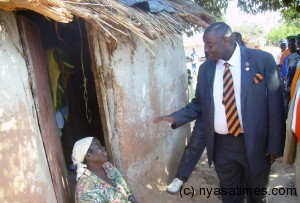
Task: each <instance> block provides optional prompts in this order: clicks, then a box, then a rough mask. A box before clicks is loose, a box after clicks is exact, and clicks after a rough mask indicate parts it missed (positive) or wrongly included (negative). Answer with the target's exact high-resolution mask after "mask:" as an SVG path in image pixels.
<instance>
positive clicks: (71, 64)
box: [18, 11, 105, 197]
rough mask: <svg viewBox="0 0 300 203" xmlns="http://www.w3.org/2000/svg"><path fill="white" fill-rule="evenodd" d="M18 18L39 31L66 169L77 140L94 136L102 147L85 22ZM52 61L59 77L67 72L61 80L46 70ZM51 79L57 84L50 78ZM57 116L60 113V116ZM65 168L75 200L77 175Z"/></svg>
mask: <svg viewBox="0 0 300 203" xmlns="http://www.w3.org/2000/svg"><path fill="white" fill-rule="evenodd" d="M18 15H22V16H25V17H26V18H28V19H29V20H31V21H32V22H34V23H35V24H36V25H37V26H38V28H39V32H40V36H41V41H42V47H43V49H44V52H45V53H44V54H42V56H46V58H45V61H46V63H47V64H48V67H47V68H48V69H46V70H44V71H47V74H48V76H49V81H45V82H49V83H50V86H51V87H52V97H53V98H52V99H53V106H54V108H53V109H55V111H56V121H57V126H58V131H59V134H60V140H61V144H62V149H63V152H62V153H63V156H64V159H65V162H66V166H67V167H68V166H70V165H71V164H72V159H71V154H72V148H73V145H74V143H75V142H76V141H77V140H79V139H81V138H83V137H87V136H93V137H96V138H98V139H99V140H100V141H101V143H102V145H105V142H104V134H103V129H102V126H101V119H100V112H99V106H98V101H97V92H96V88H95V80H94V75H93V72H92V69H91V56H90V49H89V45H88V39H87V31H86V26H85V22H84V20H82V19H79V18H75V19H74V20H73V21H72V22H71V23H68V24H63V23H57V22H54V21H53V20H49V19H48V18H46V17H44V16H42V15H40V14H37V13H34V12H31V11H22V12H19V13H18ZM51 51H52V52H51ZM49 53H51V54H49ZM52 53H53V54H52ZM49 56H50V57H49ZM51 56H52V57H51ZM32 60H34V59H32ZM51 60H52V61H53V60H54V61H56V62H57V64H58V67H59V71H60V74H59V75H62V74H63V73H62V72H63V71H64V70H62V69H64V68H65V69H67V71H66V72H67V73H66V74H65V75H64V77H63V78H62V79H61V78H60V77H59V76H57V70H56V72H55V71H54V73H53V72H52V70H51V68H49V64H51V63H50V62H49V61H51ZM68 68H69V69H68ZM53 75H54V78H55V77H56V79H57V80H55V79H53V78H51V77H52V76H53ZM55 75H56V76H55ZM60 79H61V80H60ZM54 83H57V84H58V85H57V84H56V85H53V84H54ZM53 87H56V88H57V89H56V91H53V89H55V88H53ZM59 91H60V92H59ZM58 94H60V95H59V96H57V95H58ZM54 95H56V99H55V96H54ZM57 112H60V113H59V115H58V114H57ZM55 134H56V133H54V136H56V135H55ZM48 158H49V157H48ZM68 168H69V170H68V173H69V181H70V189H71V194H72V195H73V197H74V189H75V185H76V181H75V176H76V174H75V172H74V171H72V170H71V168H70V167H68Z"/></svg>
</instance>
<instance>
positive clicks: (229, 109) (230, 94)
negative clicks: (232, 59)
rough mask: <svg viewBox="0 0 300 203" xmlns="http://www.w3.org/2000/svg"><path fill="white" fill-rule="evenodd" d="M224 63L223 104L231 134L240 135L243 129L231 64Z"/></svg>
mask: <svg viewBox="0 0 300 203" xmlns="http://www.w3.org/2000/svg"><path fill="white" fill-rule="evenodd" d="M224 65H225V69H224V75H223V104H224V106H225V112H226V120H227V126H228V131H229V133H230V134H232V135H234V136H238V135H239V133H241V131H242V127H241V124H240V121H239V115H238V111H237V107H236V102H235V94H234V86H233V79H232V74H231V72H230V69H229V67H230V64H229V63H227V62H226V63H224Z"/></svg>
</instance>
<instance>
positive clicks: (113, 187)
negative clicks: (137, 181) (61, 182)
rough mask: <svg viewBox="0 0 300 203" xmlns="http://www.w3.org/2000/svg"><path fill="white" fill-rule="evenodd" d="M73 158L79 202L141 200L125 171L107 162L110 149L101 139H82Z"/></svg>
mask: <svg viewBox="0 0 300 203" xmlns="http://www.w3.org/2000/svg"><path fill="white" fill-rule="evenodd" d="M72 161H73V163H74V165H76V166H77V170H76V172H77V178H76V180H77V181H78V182H77V185H76V192H75V202H76V203H79V202H91V203H100V202H101V203H102V202H103V203H106V202H107V203H108V202H109V203H113V202H118V203H119V202H133V203H136V202H137V201H136V199H135V197H134V196H133V195H132V191H131V189H130V188H129V187H128V185H127V183H126V181H125V180H124V178H123V176H122V175H121V173H120V172H119V171H118V169H117V168H116V167H115V166H114V165H113V164H111V163H110V162H108V161H107V153H106V150H105V148H104V147H103V146H102V145H101V143H100V141H99V140H98V139H97V138H94V137H86V138H83V139H80V140H78V141H77V142H76V143H75V144H74V147H73V152H72Z"/></svg>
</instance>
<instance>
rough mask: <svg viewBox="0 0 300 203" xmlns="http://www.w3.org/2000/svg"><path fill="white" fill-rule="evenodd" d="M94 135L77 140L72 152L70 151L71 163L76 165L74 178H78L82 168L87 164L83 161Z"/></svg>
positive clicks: (82, 170)
mask: <svg viewBox="0 0 300 203" xmlns="http://www.w3.org/2000/svg"><path fill="white" fill-rule="evenodd" d="M93 139H94V137H85V138H83V139H80V140H78V141H77V142H76V143H75V144H74V147H73V152H72V161H73V164H74V165H76V167H77V169H76V173H77V177H76V180H78V179H79V178H80V177H81V176H82V174H83V172H84V170H85V169H86V168H87V165H85V164H84V163H83V161H84V157H85V155H86V153H87V151H88V149H89V148H90V146H91V143H92V141H93Z"/></svg>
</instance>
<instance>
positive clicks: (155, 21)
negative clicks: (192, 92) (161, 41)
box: [0, 0, 214, 43]
mask: <svg viewBox="0 0 300 203" xmlns="http://www.w3.org/2000/svg"><path fill="white" fill-rule="evenodd" d="M161 1H162V2H164V3H166V4H168V5H170V6H172V7H173V8H174V9H175V10H176V12H175V13H167V12H165V11H163V12H159V13H150V12H147V11H143V10H141V9H139V8H137V7H129V6H126V5H123V4H121V3H119V2H118V1H116V0H0V8H1V9H3V10H9V11H11V10H18V9H29V10H33V11H35V12H38V13H40V14H42V15H45V16H47V17H49V18H51V19H53V20H55V21H58V22H62V23H68V22H70V21H72V19H73V16H77V17H81V18H83V19H85V20H86V21H87V22H89V23H91V24H92V25H93V26H98V27H99V28H101V30H102V31H104V33H106V34H107V36H110V37H111V38H113V39H115V40H116V33H121V34H123V35H130V33H134V34H136V35H138V36H139V37H141V38H142V39H143V40H144V41H145V42H147V43H151V42H152V40H153V39H157V38H159V37H160V36H163V35H167V34H174V33H179V32H181V31H183V30H184V29H186V28H188V27H189V26H190V25H194V26H199V27H203V28H206V27H207V26H209V24H211V23H212V22H214V17H213V16H212V15H210V14H209V13H208V12H206V11H205V10H204V9H203V8H202V7H200V6H199V5H198V4H195V3H194V2H192V1H191V0H172V1H170V0H161Z"/></svg>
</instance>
